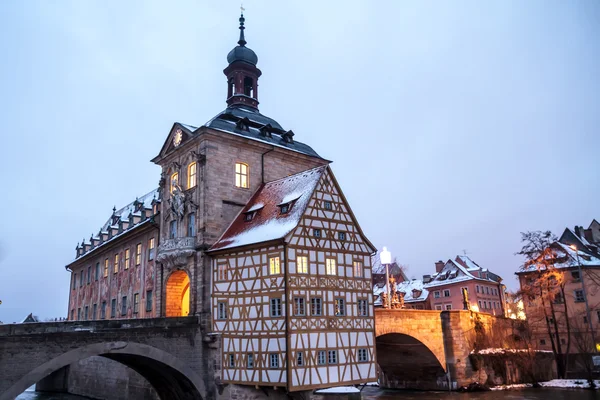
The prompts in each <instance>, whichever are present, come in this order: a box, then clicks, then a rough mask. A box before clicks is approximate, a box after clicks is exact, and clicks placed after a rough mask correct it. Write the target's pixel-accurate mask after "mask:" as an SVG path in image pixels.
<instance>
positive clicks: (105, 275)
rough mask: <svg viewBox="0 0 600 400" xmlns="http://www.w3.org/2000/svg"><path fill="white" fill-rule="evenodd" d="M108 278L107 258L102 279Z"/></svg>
mask: <svg viewBox="0 0 600 400" xmlns="http://www.w3.org/2000/svg"><path fill="white" fill-rule="evenodd" d="M107 276H108V258H107V259H105V260H104V277H105V278H106V277H107Z"/></svg>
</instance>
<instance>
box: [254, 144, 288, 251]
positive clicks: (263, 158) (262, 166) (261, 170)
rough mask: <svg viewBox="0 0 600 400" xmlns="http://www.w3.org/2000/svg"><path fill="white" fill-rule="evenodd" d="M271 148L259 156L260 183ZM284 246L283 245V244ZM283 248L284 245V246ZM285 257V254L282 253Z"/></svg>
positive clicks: (273, 148)
mask: <svg viewBox="0 0 600 400" xmlns="http://www.w3.org/2000/svg"><path fill="white" fill-rule="evenodd" d="M273 150H275V147H274V146H273V147H271V150H267V151H265V152H264V153H262V155H261V156H260V174H261V180H262V183H265V155H267V154H268V153H270V152H272V151H273ZM284 246H285V245H284ZM284 248H285V247H284ZM284 257H285V255H284Z"/></svg>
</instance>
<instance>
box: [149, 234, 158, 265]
mask: <svg viewBox="0 0 600 400" xmlns="http://www.w3.org/2000/svg"><path fill="white" fill-rule="evenodd" d="M155 247H156V239H154V236H153V237H151V238H150V239H148V261H152V260H154V249H155Z"/></svg>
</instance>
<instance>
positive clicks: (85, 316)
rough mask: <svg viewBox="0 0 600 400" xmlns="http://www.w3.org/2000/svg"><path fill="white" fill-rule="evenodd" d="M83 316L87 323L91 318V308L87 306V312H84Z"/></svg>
mask: <svg viewBox="0 0 600 400" xmlns="http://www.w3.org/2000/svg"><path fill="white" fill-rule="evenodd" d="M83 315H84V317H83V319H85V320H86V321H87V320H88V318H89V316H90V315H89V307H88V306H85V311H84V313H83Z"/></svg>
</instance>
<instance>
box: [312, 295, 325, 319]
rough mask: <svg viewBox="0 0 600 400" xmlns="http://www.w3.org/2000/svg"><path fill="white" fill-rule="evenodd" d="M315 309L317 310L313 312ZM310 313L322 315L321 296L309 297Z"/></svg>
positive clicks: (313, 315) (316, 315)
mask: <svg viewBox="0 0 600 400" xmlns="http://www.w3.org/2000/svg"><path fill="white" fill-rule="evenodd" d="M315 311H318V313H317V312H315ZM310 315H311V317H322V316H323V298H322V297H320V296H318V297H311V298H310Z"/></svg>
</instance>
